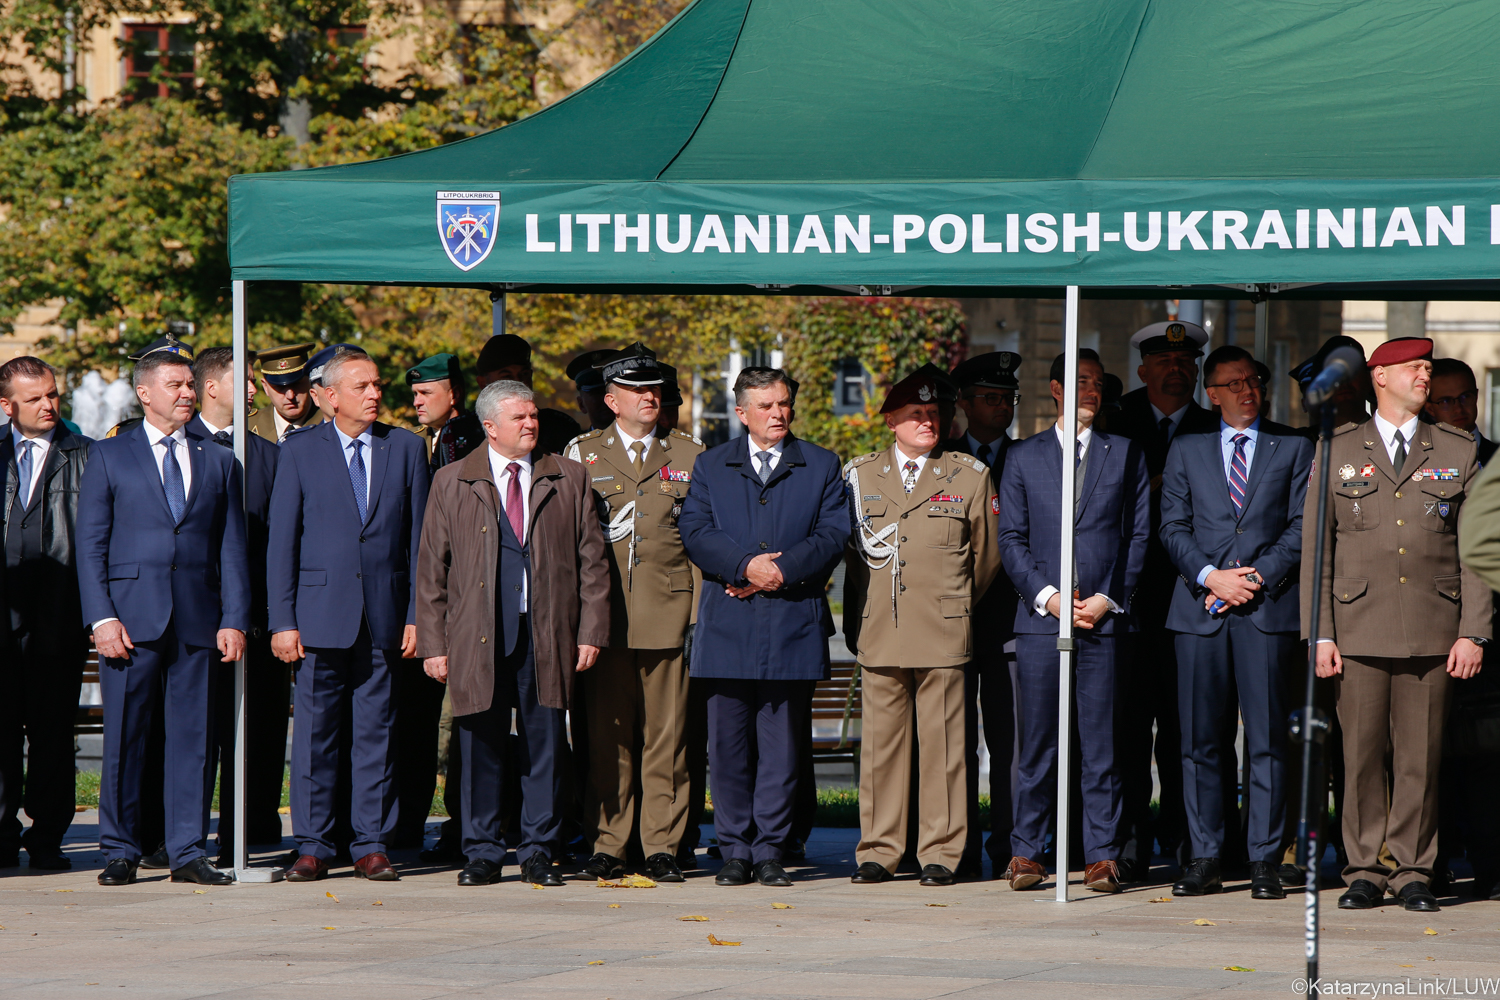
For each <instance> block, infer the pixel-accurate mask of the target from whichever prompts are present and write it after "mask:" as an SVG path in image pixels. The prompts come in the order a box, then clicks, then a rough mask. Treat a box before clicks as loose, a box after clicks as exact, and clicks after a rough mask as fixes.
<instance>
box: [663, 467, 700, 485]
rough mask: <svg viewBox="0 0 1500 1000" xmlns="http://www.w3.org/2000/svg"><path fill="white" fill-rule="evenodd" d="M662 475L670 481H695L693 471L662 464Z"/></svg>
mask: <svg viewBox="0 0 1500 1000" xmlns="http://www.w3.org/2000/svg"><path fill="white" fill-rule="evenodd" d="M661 477H662V478H663V479H665V480H666V481H667V482H669V483H690V482H692V481H693V474H692V473H691V472H688V471H687V470H685V469H669V468H667V467H666V466H662V469H661Z"/></svg>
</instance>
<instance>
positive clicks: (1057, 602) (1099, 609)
mask: <svg viewBox="0 0 1500 1000" xmlns="http://www.w3.org/2000/svg"><path fill="white" fill-rule="evenodd" d="M1047 613H1048V614H1050V615H1051V616H1052V617H1054V618H1061V617H1062V594H1061V593H1057V594H1053V595H1052V596H1051V597H1049V598H1047ZM1107 614H1109V602H1108V601H1106V600H1105V599H1104V598H1103V597H1102V596H1101V595H1099V594H1095V595H1094V596H1093V597H1088V598H1085V599H1083V600H1079V599H1078V597H1077V594H1076V592H1075V595H1074V597H1073V627H1074V628H1089V629H1091V628H1093V627H1094V626H1095V625H1097V624H1098V623H1099V619H1101V618H1103V617H1104V616H1105V615H1107Z"/></svg>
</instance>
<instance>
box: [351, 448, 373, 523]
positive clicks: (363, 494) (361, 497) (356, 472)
mask: <svg viewBox="0 0 1500 1000" xmlns="http://www.w3.org/2000/svg"><path fill="white" fill-rule="evenodd" d="M364 444H365V443H364V442H363V441H360V440H359V439H357V438H356V439H355V440H353V441H350V442H349V447H351V448H353V449H354V455H353V457H351V458H350V459H349V485H351V486H353V487H354V505H355V506H356V507H358V508H359V523H360V524H364V523H365V515H366V513H367V511H368V509H369V505H370V496H369V493H370V487H369V484H368V483H366V482H365V460H364V459H363V458H362V457H360V454H359V450H360V449H361V448H363V447H364Z"/></svg>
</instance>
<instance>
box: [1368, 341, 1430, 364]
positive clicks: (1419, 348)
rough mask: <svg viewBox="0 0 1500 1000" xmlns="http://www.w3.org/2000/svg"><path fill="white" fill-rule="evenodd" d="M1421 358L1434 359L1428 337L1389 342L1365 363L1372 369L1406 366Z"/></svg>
mask: <svg viewBox="0 0 1500 1000" xmlns="http://www.w3.org/2000/svg"><path fill="white" fill-rule="evenodd" d="M1419 358H1428V359H1429V360H1430V359H1431V358H1432V341H1431V340H1429V339H1428V338H1426V337H1397V338H1396V339H1395V340H1387V341H1386V342H1385V343H1383V344H1381V345H1380V346H1379V347H1377V348H1375V350H1374V351H1373V352H1371V354H1370V360H1369V361H1367V362H1365V364H1366V365H1368V366H1369V367H1371V368H1375V367H1377V366H1380V365H1404V364H1406V363H1407V362H1408V361H1416V360H1418V359H1419Z"/></svg>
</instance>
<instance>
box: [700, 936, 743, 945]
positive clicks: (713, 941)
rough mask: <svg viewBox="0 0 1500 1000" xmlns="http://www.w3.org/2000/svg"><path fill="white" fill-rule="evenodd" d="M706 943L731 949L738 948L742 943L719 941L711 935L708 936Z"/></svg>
mask: <svg viewBox="0 0 1500 1000" xmlns="http://www.w3.org/2000/svg"><path fill="white" fill-rule="evenodd" d="M708 943H709V944H723V945H729V946H730V947H733V948H738V947H739V946H740V945H741V944H742V943H743V942H741V941H720V940H719V939H718V938H716V937H714V936H713V935H712V934H710V935H709V936H708Z"/></svg>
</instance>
